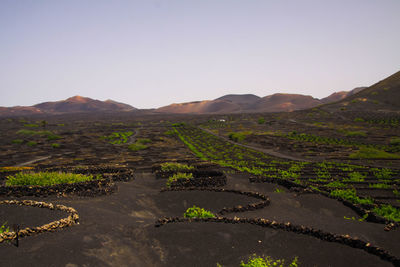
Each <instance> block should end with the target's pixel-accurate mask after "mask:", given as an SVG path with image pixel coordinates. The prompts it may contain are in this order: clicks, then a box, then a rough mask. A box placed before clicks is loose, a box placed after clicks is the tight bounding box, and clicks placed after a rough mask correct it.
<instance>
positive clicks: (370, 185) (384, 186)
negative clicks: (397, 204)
mask: <svg viewBox="0 0 400 267" xmlns="http://www.w3.org/2000/svg"><path fill="white" fill-rule="evenodd" d="M368 186H369V187H370V188H377V189H388V188H391V186H390V185H388V184H369V185H368Z"/></svg>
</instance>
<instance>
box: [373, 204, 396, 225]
mask: <svg viewBox="0 0 400 267" xmlns="http://www.w3.org/2000/svg"><path fill="white" fill-rule="evenodd" d="M372 211H373V212H375V213H376V214H378V215H379V216H382V217H384V218H386V219H388V220H391V221H395V222H400V210H399V209H397V208H395V207H393V206H391V205H385V204H384V205H381V206H380V207H376V208H374V209H373V210H372Z"/></svg>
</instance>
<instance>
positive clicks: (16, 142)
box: [12, 139, 24, 144]
mask: <svg viewBox="0 0 400 267" xmlns="http://www.w3.org/2000/svg"><path fill="white" fill-rule="evenodd" d="M23 142H24V140H22V139H14V140H12V143H13V144H22V143H23Z"/></svg>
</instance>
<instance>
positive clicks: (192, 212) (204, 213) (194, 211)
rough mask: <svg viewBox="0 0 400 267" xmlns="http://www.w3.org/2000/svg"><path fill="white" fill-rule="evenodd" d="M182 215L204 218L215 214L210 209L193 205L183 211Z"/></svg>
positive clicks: (212, 216)
mask: <svg viewBox="0 0 400 267" xmlns="http://www.w3.org/2000/svg"><path fill="white" fill-rule="evenodd" d="M183 217H185V218H202V219H205V218H215V215H214V214H213V213H212V212H211V211H208V210H205V209H203V208H200V207H197V206H193V207H191V208H188V209H187V210H186V211H185V213H184V214H183Z"/></svg>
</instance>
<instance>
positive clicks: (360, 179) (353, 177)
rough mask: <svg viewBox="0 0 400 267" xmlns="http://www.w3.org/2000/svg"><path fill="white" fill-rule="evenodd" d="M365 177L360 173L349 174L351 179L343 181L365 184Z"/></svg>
mask: <svg viewBox="0 0 400 267" xmlns="http://www.w3.org/2000/svg"><path fill="white" fill-rule="evenodd" d="M364 179H365V175H364V174H362V173H360V172H351V173H349V178H345V179H343V182H363V181H364Z"/></svg>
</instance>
